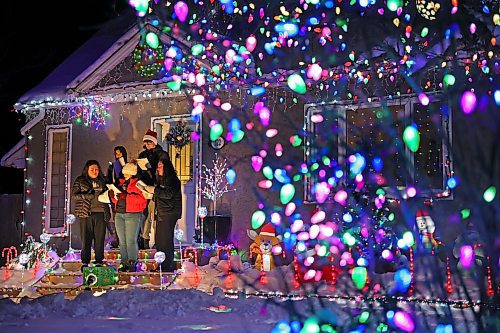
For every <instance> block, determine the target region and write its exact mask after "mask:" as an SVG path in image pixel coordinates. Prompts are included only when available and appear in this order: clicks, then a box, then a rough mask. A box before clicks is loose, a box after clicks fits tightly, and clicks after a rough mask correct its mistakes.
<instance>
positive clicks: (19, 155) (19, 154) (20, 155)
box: [0, 138, 26, 169]
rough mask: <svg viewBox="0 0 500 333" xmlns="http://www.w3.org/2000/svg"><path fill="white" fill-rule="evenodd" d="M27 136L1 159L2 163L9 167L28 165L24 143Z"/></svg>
mask: <svg viewBox="0 0 500 333" xmlns="http://www.w3.org/2000/svg"><path fill="white" fill-rule="evenodd" d="M25 144H26V138H22V139H21V140H19V142H18V143H17V144H16V145H15V146H14V147H12V149H11V150H9V151H8V152H7V154H5V155H4V156H3V157H2V159H1V160H0V165H1V166H3V167H7V168H16V169H24V168H25V166H26V159H25V152H24V145H25Z"/></svg>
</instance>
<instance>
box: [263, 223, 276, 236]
mask: <svg viewBox="0 0 500 333" xmlns="http://www.w3.org/2000/svg"><path fill="white" fill-rule="evenodd" d="M259 235H262V236H271V237H276V229H274V227H273V226H272V225H271V224H265V225H264V226H263V227H262V229H260V232H259Z"/></svg>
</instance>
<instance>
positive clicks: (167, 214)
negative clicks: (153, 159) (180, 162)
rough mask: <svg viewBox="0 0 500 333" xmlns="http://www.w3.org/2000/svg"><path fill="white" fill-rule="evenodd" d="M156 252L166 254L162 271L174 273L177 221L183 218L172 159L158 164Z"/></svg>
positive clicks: (177, 179) (155, 196)
mask: <svg viewBox="0 0 500 333" xmlns="http://www.w3.org/2000/svg"><path fill="white" fill-rule="evenodd" d="M154 198H155V202H156V213H157V217H156V218H157V219H156V234H155V243H156V250H157V251H162V252H165V261H163V263H162V264H161V266H162V267H161V268H162V271H165V272H173V271H174V269H175V266H174V230H175V225H176V223H177V220H178V219H180V218H181V216H182V194H181V182H180V180H179V177H177V173H176V172H175V169H174V166H173V165H172V162H171V161H170V159H168V158H167V159H161V160H160V161H159V162H158V167H157V174H156V187H155V194H154Z"/></svg>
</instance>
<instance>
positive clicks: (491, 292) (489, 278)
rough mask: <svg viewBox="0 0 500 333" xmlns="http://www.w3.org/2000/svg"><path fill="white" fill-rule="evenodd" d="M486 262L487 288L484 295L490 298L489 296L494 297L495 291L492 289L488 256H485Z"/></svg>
mask: <svg viewBox="0 0 500 333" xmlns="http://www.w3.org/2000/svg"><path fill="white" fill-rule="evenodd" d="M486 260H487V261H488V266H486V280H487V283H488V288H487V289H486V294H487V295H488V296H490V297H491V296H493V295H495V289H493V280H492V277H491V267H490V256H487V257H486Z"/></svg>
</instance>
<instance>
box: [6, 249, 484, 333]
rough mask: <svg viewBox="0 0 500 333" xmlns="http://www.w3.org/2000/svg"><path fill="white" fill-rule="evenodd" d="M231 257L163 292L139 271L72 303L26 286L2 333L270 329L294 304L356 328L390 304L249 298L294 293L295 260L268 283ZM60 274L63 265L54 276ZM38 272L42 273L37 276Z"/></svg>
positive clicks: (432, 320) (427, 307)
mask: <svg viewBox="0 0 500 333" xmlns="http://www.w3.org/2000/svg"><path fill="white" fill-rule="evenodd" d="M231 259H232V260H231V267H232V269H233V271H234V272H233V273H231V274H228V270H227V268H228V262H227V261H226V260H218V259H216V258H215V257H214V258H212V259H211V261H210V263H209V264H208V265H205V266H201V267H195V266H194V264H193V263H190V262H187V263H186V264H185V270H184V272H183V273H182V274H179V275H178V277H177V278H176V279H175V282H174V283H172V284H170V283H169V281H170V278H169V277H167V278H165V283H166V284H167V285H168V287H167V288H166V289H165V290H158V287H159V286H158V284H154V283H146V284H142V285H136V284H134V283H133V281H132V280H133V279H134V278H136V276H134V275H130V279H131V281H130V282H131V283H130V284H126V285H122V286H118V287H116V288H114V289H108V290H105V292H100V291H95V290H94V291H92V290H85V291H83V292H81V293H80V294H79V295H78V296H77V297H76V298H74V299H73V300H69V299H67V298H68V297H66V298H65V295H64V294H63V293H58V294H54V295H47V296H41V295H39V294H37V293H36V291H35V290H34V289H33V288H26V291H25V295H26V296H28V297H25V298H23V299H22V300H21V301H20V303H19V304H16V303H15V302H12V301H10V300H9V299H8V298H4V299H2V300H0V332H2V333H10V332H16V333H17V332H19V333H22V332H30V333H32V332H34V331H36V332H54V333H57V332H64V333H68V332H71V333H79V332H135V333H142V332H148V333H150V332H196V331H210V332H234V333H237V332H271V330H272V329H273V328H274V327H275V326H276V324H277V323H278V322H279V321H280V320H290V317H289V313H290V311H288V310H290V309H291V308H293V309H294V310H293V311H295V314H296V315H297V316H298V317H300V318H301V319H302V321H303V320H304V319H305V318H307V317H309V316H310V315H311V314H312V313H313V312H317V310H318V309H320V308H323V309H327V311H326V312H324V313H325V316H326V317H327V318H328V320H332V321H335V322H337V323H338V325H339V326H340V327H339V328H340V330H339V331H340V332H344V331H345V332H350V331H353V330H354V329H355V328H356V325H357V324H359V323H358V322H357V319H355V318H357V317H356V316H359V314H360V312H361V310H363V311H365V310H366V311H369V312H370V313H371V314H376V315H373V316H372V318H375V317H377V316H378V317H380V316H382V317H383V316H384V313H385V310H384V304H378V303H374V302H370V303H368V302H366V303H365V302H363V301H362V300H361V299H350V300H345V299H335V300H331V301H328V300H326V299H321V300H320V299H318V298H308V299H300V300H299V299H297V300H294V301H293V302H290V301H286V300H283V299H278V298H273V299H263V298H260V297H247V295H246V294H245V293H248V294H253V293H255V292H267V291H269V292H275V291H280V292H281V293H284V294H286V293H288V292H289V291H290V290H292V289H293V285H294V279H293V270H292V265H290V266H287V267H282V269H276V270H273V271H272V272H270V273H268V274H267V276H266V280H265V281H262V280H261V279H259V273H260V272H259V271H257V270H255V269H252V268H251V267H250V266H249V265H248V264H246V263H241V260H238V259H239V257H237V256H234V258H231ZM60 271H61V268H60V267H59V268H57V269H55V270H53V273H54V272H55V273H57V272H60ZM13 274H14V275H13V276H12V277H11V278H10V279H8V280H6V281H5V282H4V285H7V284H8V283H14V282H12V281H14V280H16V279H17V281H19V274H20V273H19V271H16V272H13ZM40 274H42V270H40V271H39V272H38V273H37V276H38V277H39V276H40ZM42 275H43V274H42ZM23 277H24V280H23V281H25V283H26V284H29V282H30V281H31V282H32V281H33V280H34V279H36V278H35V274H33V273H32V272H29V271H28V272H25V273H23ZM11 279H12V280H11ZM391 280H392V276H391V275H387V276H383V277H382V276H381V278H380V281H372V283H376V282H377V283H381V284H383V285H386V286H387V284H389V283H391ZM40 281H42V280H40ZM151 281H152V280H151ZM264 282H265V283H264ZM252 284H253V286H252ZM351 284H352V282H351V281H350V278H349V276H348V275H343V276H341V278H340V279H339V281H338V282H337V290H336V291H335V292H333V291H332V290H331V289H330V287H329V286H328V285H326V284H325V285H324V286H323V287H322V288H320V289H319V290H317V291H316V292H318V293H319V294H321V295H326V294H332V293H334V294H338V295H346V294H348V293H349V292H348V290H347V287H346V286H347V285H351ZM77 287H78V286H77ZM151 289H155V290H151ZM287 289H288V291H287ZM231 290H239V291H240V292H235V295H234V296H233V297H227V294H226V293H225V291H226V292H228V291H231ZM241 290H245V293H244V292H241ZM302 291H303V290H302ZM292 292H294V293H298V292H300V290H292ZM228 293H229V292H228ZM30 298H33V299H30ZM398 305H399V307H400V308H402V309H405V310H408V312H410V313H416V314H417V315H416V316H414V317H413V318H414V321H415V324H416V332H434V328H435V326H436V325H437V324H438V323H442V319H439V318H451V317H450V316H448V315H447V314H451V315H452V316H453V318H454V319H455V322H454V327H455V330H454V332H475V331H476V329H475V327H474V325H472V322H473V317H472V314H471V311H470V309H465V310H463V309H459V308H458V307H453V306H452V307H445V306H442V305H433V304H414V303H408V304H404V303H400V304H398ZM360 309H361V310H360ZM293 311H291V312H293Z"/></svg>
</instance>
